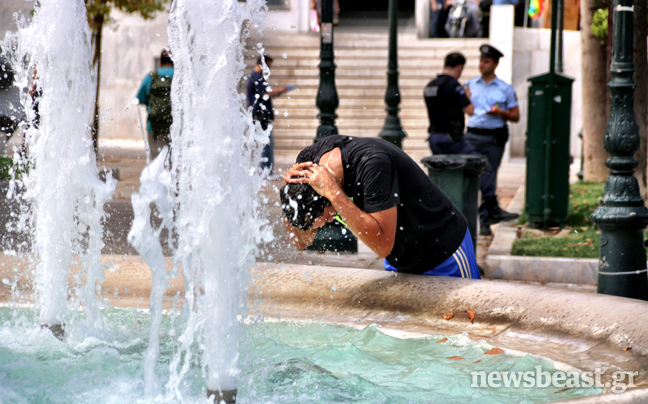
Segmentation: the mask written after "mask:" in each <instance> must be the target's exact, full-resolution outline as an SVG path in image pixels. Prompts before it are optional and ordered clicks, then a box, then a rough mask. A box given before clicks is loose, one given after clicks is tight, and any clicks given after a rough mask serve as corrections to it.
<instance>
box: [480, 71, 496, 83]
mask: <svg viewBox="0 0 648 404" xmlns="http://www.w3.org/2000/svg"><path fill="white" fill-rule="evenodd" d="M495 77H497V76H496V75H495V73H491V74H482V76H481V78H482V80H484V83H486V84H488V83H490V82H491V81H493V80H495Z"/></svg>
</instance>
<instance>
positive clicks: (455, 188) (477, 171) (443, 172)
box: [421, 154, 488, 249]
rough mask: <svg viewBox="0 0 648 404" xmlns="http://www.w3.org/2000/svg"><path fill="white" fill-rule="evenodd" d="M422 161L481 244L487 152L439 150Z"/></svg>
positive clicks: (473, 238)
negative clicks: (481, 181) (482, 182)
mask: <svg viewBox="0 0 648 404" xmlns="http://www.w3.org/2000/svg"><path fill="white" fill-rule="evenodd" d="M421 162H422V163H423V164H424V165H425V166H426V167H427V168H428V173H429V176H430V179H431V180H432V182H434V183H435V184H436V185H437V186H438V187H439V188H441V190H442V191H443V192H445V194H446V195H448V197H449V198H450V200H451V201H452V203H453V204H454V205H455V206H456V207H458V208H459V210H460V211H461V213H463V215H464V216H465V217H466V219H468V229H469V230H470V235H471V236H472V241H473V247H475V249H476V248H477V218H478V216H479V201H478V198H479V177H481V175H482V174H483V173H485V172H486V169H487V167H488V160H487V159H486V157H485V156H473V155H469V154H437V155H434V156H430V157H425V158H424V159H423V160H421Z"/></svg>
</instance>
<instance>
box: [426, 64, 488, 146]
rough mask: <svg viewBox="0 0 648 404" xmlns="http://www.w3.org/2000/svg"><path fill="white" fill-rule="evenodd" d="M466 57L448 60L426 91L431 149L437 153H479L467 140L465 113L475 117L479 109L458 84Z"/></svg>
mask: <svg viewBox="0 0 648 404" xmlns="http://www.w3.org/2000/svg"><path fill="white" fill-rule="evenodd" d="M465 65H466V58H465V57H464V55H462V54H461V53H459V52H453V53H449V54H448V55H447V56H446V57H445V61H444V64H443V71H442V72H441V74H439V75H438V76H437V78H436V79H434V80H432V81H430V82H429V83H428V85H427V86H426V87H425V89H424V90H423V96H424V97H425V104H426V106H427V111H428V117H429V119H430V127H429V129H428V132H429V133H430V137H429V138H428V141H429V142H430V149H431V150H432V153H434V154H475V155H480V153H478V152H477V151H475V148H474V147H472V146H471V145H470V144H468V143H466V141H465V140H464V139H463V133H464V127H465V119H464V114H467V115H472V114H473V112H474V111H475V107H474V106H473V104H472V103H471V102H470V98H468V96H467V95H466V92H465V90H464V88H463V87H462V86H461V84H459V82H458V81H457V80H458V79H459V77H461V73H462V72H463V69H464V66H465Z"/></svg>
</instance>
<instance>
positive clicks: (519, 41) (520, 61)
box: [510, 28, 583, 158]
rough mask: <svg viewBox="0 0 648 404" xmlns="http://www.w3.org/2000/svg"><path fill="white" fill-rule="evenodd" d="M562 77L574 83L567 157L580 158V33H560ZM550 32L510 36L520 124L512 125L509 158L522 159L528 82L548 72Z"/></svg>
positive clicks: (517, 32) (527, 31) (528, 30)
mask: <svg viewBox="0 0 648 404" xmlns="http://www.w3.org/2000/svg"><path fill="white" fill-rule="evenodd" d="M563 41H564V42H563V50H564V56H563V64H564V67H565V71H564V74H565V75H566V76H569V77H571V78H574V79H575V81H574V83H573V85H572V109H571V135H570V153H571V155H572V156H574V157H575V158H579V157H580V149H581V141H580V139H579V138H578V132H579V131H580V130H581V127H582V122H583V118H582V100H581V85H582V80H581V40H580V32H579V31H564V33H563ZM550 45H551V30H548V29H535V28H526V29H524V28H515V32H514V35H513V79H512V84H513V87H514V88H515V92H516V94H517V96H518V100H519V102H520V122H519V123H518V124H512V125H511V142H510V152H511V156H512V157H523V156H524V148H525V136H526V130H527V114H528V112H529V111H528V107H527V104H528V91H527V90H528V82H527V78H528V77H530V76H535V75H538V74H542V73H546V72H548V71H549V56H550V54H549V53H550V52H549V49H550Z"/></svg>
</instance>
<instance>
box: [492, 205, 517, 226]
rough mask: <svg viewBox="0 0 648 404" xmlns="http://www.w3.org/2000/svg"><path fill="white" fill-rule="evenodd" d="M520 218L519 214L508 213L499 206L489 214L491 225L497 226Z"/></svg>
mask: <svg viewBox="0 0 648 404" xmlns="http://www.w3.org/2000/svg"><path fill="white" fill-rule="evenodd" d="M519 216H520V215H518V214H517V213H511V212H507V211H505V210H504V209H502V208H500V207H499V206H498V207H496V208H495V209H493V211H492V212H488V221H489V222H490V224H495V223H499V222H506V221H508V220H513V219H517V218H518V217H519Z"/></svg>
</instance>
